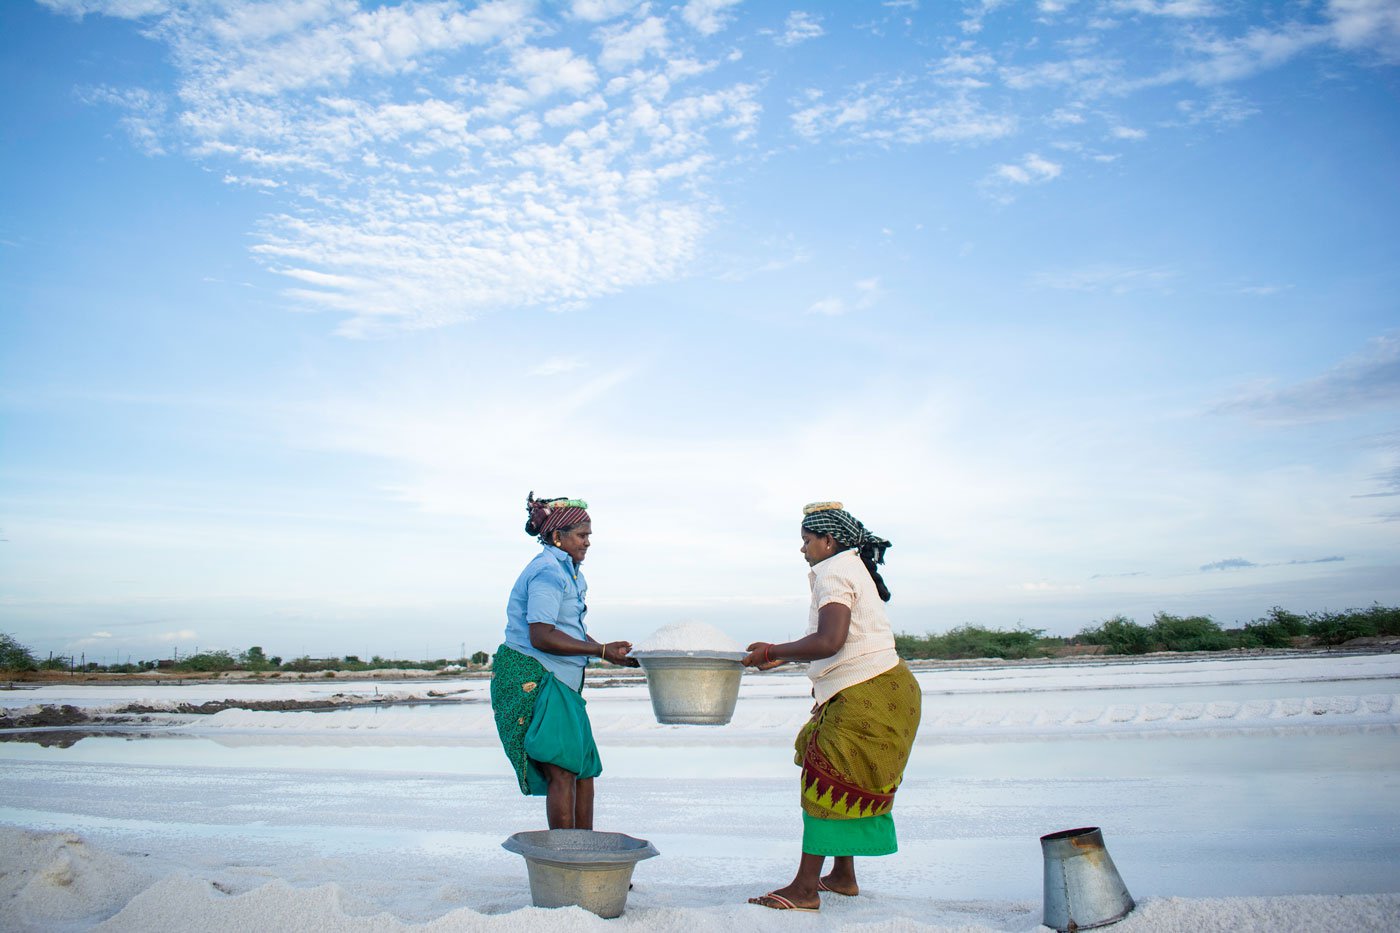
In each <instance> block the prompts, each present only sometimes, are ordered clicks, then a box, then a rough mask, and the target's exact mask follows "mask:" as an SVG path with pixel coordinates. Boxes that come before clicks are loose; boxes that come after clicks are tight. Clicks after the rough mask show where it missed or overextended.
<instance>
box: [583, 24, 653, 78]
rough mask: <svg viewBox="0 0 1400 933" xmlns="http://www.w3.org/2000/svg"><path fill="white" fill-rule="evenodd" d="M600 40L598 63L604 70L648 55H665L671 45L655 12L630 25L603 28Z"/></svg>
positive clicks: (619, 67)
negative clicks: (619, 27)
mask: <svg viewBox="0 0 1400 933" xmlns="http://www.w3.org/2000/svg"><path fill="white" fill-rule="evenodd" d="M602 44H603V51H602V52H601V53H600V54H599V56H598V65H599V67H601V68H603V69H604V70H606V71H621V70H622V69H623V68H626V67H627V66H629V65H635V64H636V63H637V62H640V61H642V60H643V59H645V58H646V57H647V56H648V55H655V56H657V57H658V58H662V59H664V58H666V57H667V55H666V52H667V50H668V49H669V48H670V43H669V42H668V41H667V38H666V22H665V20H662V19H660V18H659V17H655V16H648V17H647V18H646V19H644V20H642V21H641V22H640V23H637V24H635V25H633V26H631V27H630V28H622V29H617V30H609V31H605V32H604V33H603V34H602Z"/></svg>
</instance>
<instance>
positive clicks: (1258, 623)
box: [1229, 606, 1308, 648]
mask: <svg viewBox="0 0 1400 933" xmlns="http://www.w3.org/2000/svg"><path fill="white" fill-rule="evenodd" d="M1229 634H1232V635H1234V636H1235V638H1236V640H1237V642H1238V644H1239V646H1240V647H1242V648H1287V647H1289V646H1290V645H1292V644H1293V639H1295V638H1299V637H1301V636H1303V635H1307V634H1308V620H1307V619H1306V618H1305V617H1303V616H1300V615H1298V614H1297V613H1296V612H1289V611H1288V610H1287V609H1283V608H1280V607H1279V606H1275V607H1274V608H1272V609H1270V610H1269V614H1268V616H1267V617H1266V618H1263V619H1255V620H1254V621H1253V622H1246V623H1245V626H1244V628H1243V629H1240V630H1237V631H1234V632H1231V633H1229Z"/></svg>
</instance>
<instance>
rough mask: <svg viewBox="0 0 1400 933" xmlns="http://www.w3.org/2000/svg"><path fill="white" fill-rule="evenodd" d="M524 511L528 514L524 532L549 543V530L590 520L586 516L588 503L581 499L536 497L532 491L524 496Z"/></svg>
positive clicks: (570, 526)
mask: <svg viewBox="0 0 1400 933" xmlns="http://www.w3.org/2000/svg"><path fill="white" fill-rule="evenodd" d="M525 511H526V512H527V513H529V515H530V518H529V520H528V521H527V522H525V533H526V534H527V535H530V536H532V537H536V538H539V539H540V540H541V541H543V542H544V543H545V544H550V543H551V542H550V540H549V535H550V532H553V531H557V530H559V529H560V528H572V527H573V526H575V525H577V524H579V523H581V522H586V521H591V520H592V519H590V518H589V517H588V503H587V502H584V501H583V500H582V499H536V498H535V494H534V492H533V491H532V492H531V493H530V495H528V496H526V497H525Z"/></svg>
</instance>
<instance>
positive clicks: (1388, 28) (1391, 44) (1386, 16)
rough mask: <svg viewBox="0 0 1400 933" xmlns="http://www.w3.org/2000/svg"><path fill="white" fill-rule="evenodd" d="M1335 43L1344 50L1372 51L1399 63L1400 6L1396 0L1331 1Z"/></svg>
mask: <svg viewBox="0 0 1400 933" xmlns="http://www.w3.org/2000/svg"><path fill="white" fill-rule="evenodd" d="M1327 15H1328V16H1329V17H1331V20H1332V33H1333V36H1334V38H1335V41H1336V42H1337V44H1338V45H1340V46H1341V47H1342V48H1344V49H1370V50H1372V51H1375V52H1377V53H1379V54H1380V55H1381V56H1382V58H1383V59H1385V60H1386V61H1388V62H1391V63H1394V62H1397V61H1400V3H1396V2H1395V0H1330V2H1329V3H1328V4H1327Z"/></svg>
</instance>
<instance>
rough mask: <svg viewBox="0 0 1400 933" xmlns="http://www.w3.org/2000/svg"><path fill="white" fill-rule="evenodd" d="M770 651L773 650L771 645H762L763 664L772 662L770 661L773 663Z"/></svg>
mask: <svg viewBox="0 0 1400 933" xmlns="http://www.w3.org/2000/svg"><path fill="white" fill-rule="evenodd" d="M772 651H773V646H772V645H764V646H763V663H764V664H772V663H773V656H772Z"/></svg>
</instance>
